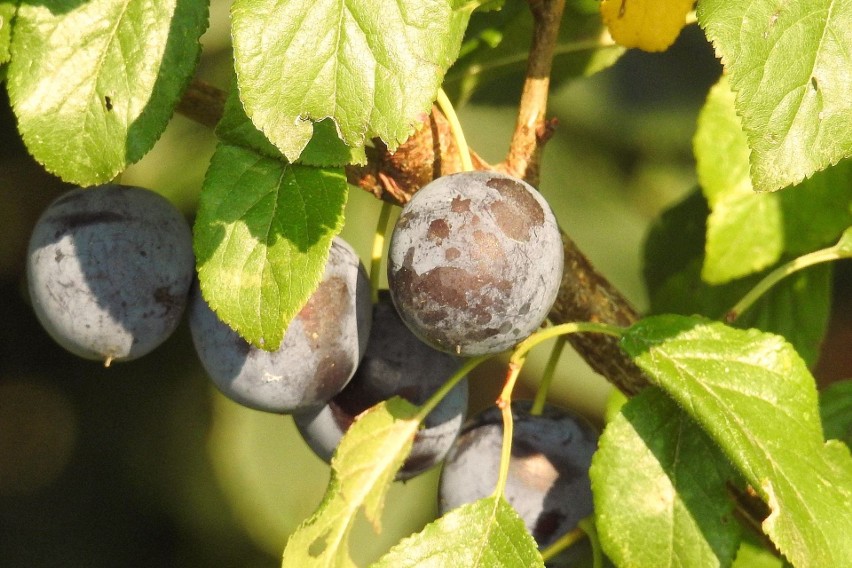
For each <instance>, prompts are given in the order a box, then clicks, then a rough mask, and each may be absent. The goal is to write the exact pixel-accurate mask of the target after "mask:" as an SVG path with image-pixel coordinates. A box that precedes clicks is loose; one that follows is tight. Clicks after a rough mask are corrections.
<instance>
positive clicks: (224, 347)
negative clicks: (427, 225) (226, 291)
mask: <svg viewBox="0 0 852 568" xmlns="http://www.w3.org/2000/svg"><path fill="white" fill-rule="evenodd" d="M371 321H372V305H371V302H370V281H369V278H368V277H367V273H366V270H365V269H364V266H363V265H362V264H361V261H360V259H359V258H358V255H357V254H356V252H355V251H354V250H353V249H352V247H351V246H349V244H348V243H346V242H345V241H344V240H343V239H341V238H335V239H334V240H333V241H332V244H331V249H330V250H329V256H328V261H327V263H326V267H325V272H324V274H323V277H322V280H321V282H320V284H319V286H318V287H317V289H316V291H315V292H314V293H313V295H311V297H310V298H309V299H308V302H307V303H306V304H305V306H304V307H303V308H302V310H301V311H300V312H299V313H298V314H297V315H296V317H295V318H293V320H292V321H291V322H290V325H289V327H288V328H287V332H286V333H285V335H284V340H283V341H282V343H281V346H280V347H279V348H278V350H276V351H271V352H270V351H264V350H263V349H259V348H257V347H254V346H253V345H251V344H250V343H248V342H247V341H245V340H244V339H243V338H242V337H240V336H239V335H238V334H237V333H236V332H235V331H234V330H232V329H231V328H230V327H229V326H228V325H227V324H225V323H223V322H222V321H221V320H220V319H219V318H218V317H217V316H216V314H215V313H214V312H213V311H212V310H211V309H210V307H209V306H208V305H207V302H205V301H204V298H203V297H202V295H201V293H200V291H199V288H198V286H195V287H194V290H193V294H192V298H191V302H190V310H189V326H190V330H191V332H192V339H193V343H194V344H195V349H196V351H197V352H198V356H199V358H200V359H201V363H202V364H203V365H204V368H205V369H206V371H207V374H208V375H210V377H211V379H212V380H213V382H214V383H215V384H216V386H217V387H218V388H219V390H220V391H222V393H223V394H225V395H226V396H228V397H229V398H231V399H232V400H234V401H236V402H238V403H240V404H242V405H244V406H247V407H249V408H254V409H257V410H263V411H266V412H275V413H291V412H296V411H299V410H305V409H307V408H311V407H319V406H322V405H324V404H325V403H326V402H328V400H329V399H330V398H331V397H333V396H334V395H335V394H337V393H338V392H340V390H341V389H342V388H343V387H345V386H346V383H348V382H349V380H350V379H351V378H352V375H353V374H354V373H355V369H356V368H357V367H358V363H359V362H360V361H361V358H362V357H363V355H364V350H365V349H366V346H367V338H368V337H369V334H370V324H371Z"/></svg>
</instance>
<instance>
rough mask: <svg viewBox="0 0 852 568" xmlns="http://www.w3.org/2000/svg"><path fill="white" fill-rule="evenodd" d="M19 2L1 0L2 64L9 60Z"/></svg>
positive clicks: (0, 39)
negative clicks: (3, 0)
mask: <svg viewBox="0 0 852 568" xmlns="http://www.w3.org/2000/svg"><path fill="white" fill-rule="evenodd" d="M16 4H17V2H0V65H2V64H4V63H6V62H7V61H9V43H10V42H11V40H12V18H13V17H14V16H15V8H16Z"/></svg>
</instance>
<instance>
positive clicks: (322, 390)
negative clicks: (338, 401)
mask: <svg viewBox="0 0 852 568" xmlns="http://www.w3.org/2000/svg"><path fill="white" fill-rule="evenodd" d="M324 353H325V355H324V356H323V358H322V360H321V361H320V362H319V365H318V366H317V373H316V376H315V379H314V380H313V381H312V382H311V384H312V385H313V386H314V396H313V397H312V399H313V400H316V401H321V400H328V399H330V398H331V397H333V396H334V395H335V394H337V393H338V392H340V389H341V388H343V385H345V384H346V381H348V380H349V378H350V377H351V376H352V372H353V371H354V369H353V368H352V360H351V357H349V355H347V353H346V352H345V351H344V350H343V349H340V348H332V349H328V348H327V346H326V349H324Z"/></svg>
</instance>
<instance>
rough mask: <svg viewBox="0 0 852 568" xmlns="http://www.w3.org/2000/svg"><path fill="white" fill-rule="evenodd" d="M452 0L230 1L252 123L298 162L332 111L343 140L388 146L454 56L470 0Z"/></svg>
mask: <svg viewBox="0 0 852 568" xmlns="http://www.w3.org/2000/svg"><path fill="white" fill-rule="evenodd" d="M452 4H453V3H452V2H450V1H449V0H343V1H341V2H315V1H313V0H284V1H278V0H235V2H234V4H233V7H232V22H233V26H232V31H233V40H234V58H235V68H236V71H237V80H238V82H239V86H240V98H241V99H242V101H243V104H244V105H245V108H246V111H247V113H248V115H249V116H250V117H251V119H252V122H254V124H255V125H256V126H257V127H258V128H259V129H260V130H261V131H263V133H264V134H265V135H266V137H267V138H268V139H269V140H270V141H272V143H273V144H275V146H277V147H278V148H279V149H280V150H281V151H282V152H283V153H284V155H285V156H286V157H287V159H289V160H291V161H294V160H296V159H297V158H298V157H299V156H300V155H301V154H302V151H303V150H304V149H305V146H306V145H307V143H308V141H309V140H310V139H311V136H312V133H313V131H314V123H315V122H319V121H322V120H323V119H326V118H330V119H332V120H333V121H334V123H335V126H336V130H337V134H338V136H339V137H340V138H341V139H342V140H343V141H344V142H345V143H346V144H347V145H349V146H353V147H362V146H363V145H364V143H365V140H366V139H367V138H372V137H379V138H381V139H382V140H384V141H385V143H386V144H387V145H388V147H389V148H391V149H392V150H393V149H395V148H396V147H397V145H398V144H399V143H401V142H402V141H404V140H405V139H406V138H407V137H408V136H409V134H410V133H411V132H412V131H413V130H414V126H415V125H416V124H417V123H418V122H419V120H420V118H421V116H422V115H424V114H425V113H428V112H429V110H430V108H431V105H432V102H433V101H434V100H435V97H436V96H437V92H438V88H439V87H440V85H441V81H442V80H443V77H444V73H445V72H446V70H447V68H448V67H449V66H450V64H451V63H452V62H453V60H454V59H455V58H456V55H457V54H458V50H459V46H460V44H461V38H462V34H463V33H464V29H465V26H466V25H467V20H468V17H469V9H462V10H453V7H452Z"/></svg>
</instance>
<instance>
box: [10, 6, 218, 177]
mask: <svg viewBox="0 0 852 568" xmlns="http://www.w3.org/2000/svg"><path fill="white" fill-rule="evenodd" d="M206 27H207V2H205V1H204V0H168V1H166V0H164V1H162V2H150V1H146V0H91V1H89V2H69V1H61V0H53V1H46V2H38V3H32V2H24V3H22V4H21V6H20V7H19V8H18V13H17V15H16V17H15V29H14V32H15V33H14V34H13V39H12V60H11V62H10V64H9V70H8V87H9V97H10V99H11V101H12V107H13V109H14V111H15V115H16V116H17V118H18V126H19V129H20V132H21V136H22V137H23V139H24V142H25V143H26V145H27V149H28V150H29V151H30V152H31V153H32V155H33V156H34V157H35V158H36V160H38V161H39V162H41V163H42V164H43V165H44V167H45V168H46V169H47V170H48V171H50V172H53V173H55V174H57V175H58V176H60V177H61V178H62V179H64V180H65V181H69V182H73V183H76V184H80V185H94V184H96V183H103V182H107V181H109V180H111V179H112V178H113V177H115V175H116V174H118V173H120V172H121V171H123V170H124V169H125V167H127V166H128V165H129V164H132V163H134V162H136V161H137V160H139V159H140V158H142V156H144V155H145V154H146V153H147V152H148V150H150V149H151V147H152V146H153V145H154V143H155V142H156V141H157V139H158V138H159V137H160V135H161V134H162V132H163V130H165V128H166V124H167V123H168V121H169V119H170V118H171V116H172V113H173V111H174V108H175V105H176V104H177V102H178V99H179V97H180V95H181V93H182V92H183V89H184V88H185V87H186V85H187V83H188V82H189V79H190V78H191V76H192V73H193V71H194V70H195V64H196V62H197V60H198V56H199V53H200V44H199V43H198V38H199V37H200V36H201V34H202V33H203V32H204V30H205V28H206ZM143 46H144V48H143Z"/></svg>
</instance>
